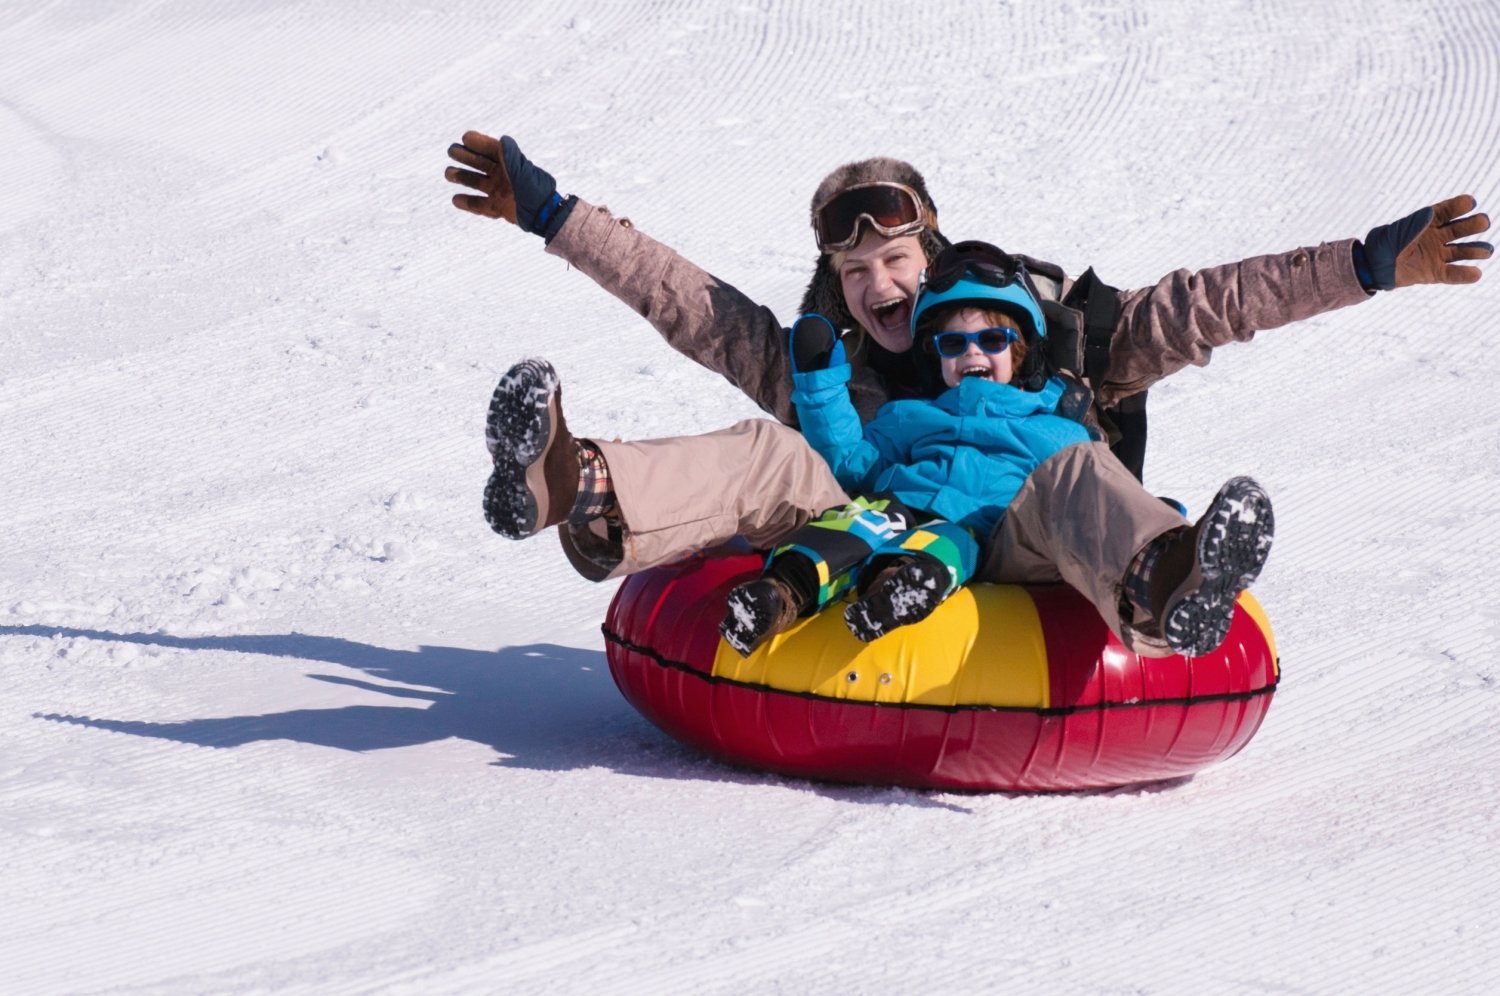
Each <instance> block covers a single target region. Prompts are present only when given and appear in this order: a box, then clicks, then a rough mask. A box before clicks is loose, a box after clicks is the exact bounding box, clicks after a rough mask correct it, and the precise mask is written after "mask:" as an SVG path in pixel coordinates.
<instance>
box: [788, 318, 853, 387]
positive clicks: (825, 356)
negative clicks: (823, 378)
mask: <svg viewBox="0 0 1500 996" xmlns="http://www.w3.org/2000/svg"><path fill="white" fill-rule="evenodd" d="M788 350H789V352H790V353H791V357H792V373H794V374H800V373H811V372H812V371H814V370H827V369H828V368H830V367H839V366H844V365H845V364H847V363H848V362H849V361H848V360H847V359H846V358H845V357H844V344H843V342H842V341H840V339H839V333H838V330H837V329H835V328H834V327H833V323H832V322H830V321H829V320H828V319H826V318H824V317H823V316H822V315H819V314H816V313H814V312H811V311H810V312H808V313H807V314H805V315H803V316H802V317H801V318H799V319H797V320H796V321H795V322H793V323H792V328H791V331H790V332H789V333H788Z"/></svg>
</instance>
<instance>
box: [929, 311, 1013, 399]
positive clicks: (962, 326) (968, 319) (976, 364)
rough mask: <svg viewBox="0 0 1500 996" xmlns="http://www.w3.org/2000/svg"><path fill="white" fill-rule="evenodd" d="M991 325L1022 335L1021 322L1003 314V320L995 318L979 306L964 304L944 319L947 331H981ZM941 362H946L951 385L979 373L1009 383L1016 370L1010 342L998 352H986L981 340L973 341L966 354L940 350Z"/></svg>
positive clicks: (945, 374)
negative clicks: (988, 315) (941, 352)
mask: <svg viewBox="0 0 1500 996" xmlns="http://www.w3.org/2000/svg"><path fill="white" fill-rule="evenodd" d="M989 328H1008V329H1015V330H1016V334H1017V335H1020V326H1019V325H1017V324H1016V323H1015V322H1014V321H1012V320H1011V319H1009V318H1004V317H1002V318H1001V319H1000V321H999V322H992V321H990V320H989V319H988V318H986V317H985V315H984V313H983V312H982V311H979V310H978V309H976V308H964V309H963V310H962V311H959V312H958V313H956V314H954V315H953V317H951V318H949V319H948V320H947V321H946V322H944V323H943V331H944V332H979V331H981V330H983V329H989ZM938 362H939V363H940V364H942V371H943V383H944V384H947V385H948V386H949V387H953V386H955V385H956V384H957V383H958V382H959V381H960V380H963V379H964V378H965V377H979V378H982V379H984V380H992V381H994V382H995V383H996V384H1009V383H1010V379H1011V377H1012V375H1013V373H1014V372H1013V371H1012V370H1011V348H1010V347H1009V346H1006V347H1005V348H1004V349H1003V350H1001V351H1000V352H998V353H986V352H985V351H984V350H983V349H981V348H980V347H979V343H977V342H974V341H970V342H969V348H968V349H967V350H966V351H965V352H963V353H962V354H960V355H958V356H954V357H947V356H943V355H941V354H939V356H938Z"/></svg>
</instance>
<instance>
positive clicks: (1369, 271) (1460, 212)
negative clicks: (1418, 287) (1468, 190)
mask: <svg viewBox="0 0 1500 996" xmlns="http://www.w3.org/2000/svg"><path fill="white" fill-rule="evenodd" d="M1474 207H1475V202H1474V198H1473V197H1470V196H1469V195H1468V194H1462V195H1460V196H1458V197H1452V198H1449V199H1448V200H1446V201H1443V202H1442V203H1440V204H1434V205H1433V206H1432V207H1425V208H1422V209H1421V210H1420V211H1414V212H1412V213H1411V214H1409V215H1407V216H1406V217H1405V218H1402V219H1401V220H1400V221H1393V222H1391V223H1390V224H1389V225H1381V226H1379V227H1377V228H1372V229H1370V234H1368V235H1366V236H1365V241H1364V244H1363V246H1361V245H1360V243H1358V242H1356V243H1355V244H1354V264H1355V271H1356V272H1357V273H1358V274H1359V282H1360V283H1361V284H1363V285H1364V286H1365V289H1366V290H1392V289H1394V288H1396V287H1409V286H1411V285H1412V284H1472V283H1473V282H1474V281H1476V280H1478V279H1479V277H1480V275H1481V274H1480V271H1479V270H1478V269H1477V268H1476V267H1472V266H1458V265H1456V264H1457V261H1459V260H1472V259H1489V258H1490V257H1491V256H1492V255H1494V252H1495V247H1494V246H1492V245H1490V244H1489V243H1488V242H1460V241H1459V239H1464V238H1468V237H1469V236H1471V235H1478V234H1479V233H1480V232H1483V231H1484V230H1485V229H1487V228H1489V227H1490V219H1489V216H1487V215H1483V214H1475V215H1469V212H1470V211H1472V210H1474ZM1464 215H1468V217H1463V216H1464Z"/></svg>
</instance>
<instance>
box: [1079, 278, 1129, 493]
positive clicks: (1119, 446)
mask: <svg viewBox="0 0 1500 996" xmlns="http://www.w3.org/2000/svg"><path fill="white" fill-rule="evenodd" d="M1063 303H1065V304H1067V305H1069V306H1070V307H1073V308H1076V309H1078V311H1080V312H1081V313H1082V314H1083V336H1082V338H1083V349H1082V354H1083V357H1082V371H1081V372H1082V374H1083V376H1084V378H1085V379H1086V380H1087V381H1088V383H1089V386H1090V387H1092V388H1093V389H1094V390H1095V391H1098V390H1099V389H1100V388H1101V387H1103V386H1104V382H1105V381H1106V380H1108V379H1109V346H1110V342H1111V340H1112V339H1113V338H1114V333H1115V324H1116V323H1117V322H1118V321H1119V319H1120V292H1119V291H1118V290H1116V289H1115V288H1113V287H1111V286H1110V285H1109V284H1106V283H1105V282H1104V281H1102V280H1100V279H1099V275H1098V274H1097V273H1095V272H1094V270H1093V267H1090V268H1089V269H1088V270H1086V271H1084V274H1083V276H1081V277H1079V278H1078V280H1077V281H1075V282H1074V284H1073V286H1072V288H1071V289H1070V290H1069V291H1068V296H1067V297H1066V298H1065V299H1064V302H1063ZM1100 414H1101V415H1102V417H1103V418H1102V420H1104V421H1107V422H1108V425H1107V427H1106V428H1107V429H1109V430H1112V431H1110V432H1109V435H1110V438H1111V439H1112V440H1113V442H1111V444H1110V449H1111V450H1113V451H1114V454H1115V456H1117V457H1119V458H1120V462H1121V463H1123V464H1124V465H1125V466H1126V468H1128V469H1129V470H1130V472H1131V473H1132V474H1134V475H1135V477H1136V480H1141V479H1142V475H1143V473H1144V471H1145V467H1146V392H1145V391H1142V392H1140V393H1139V394H1133V395H1131V396H1130V397H1128V398H1126V399H1125V400H1123V401H1121V402H1120V403H1119V404H1118V405H1115V406H1114V407H1112V408H1107V409H1104V410H1103V411H1102V412H1101V413H1100Z"/></svg>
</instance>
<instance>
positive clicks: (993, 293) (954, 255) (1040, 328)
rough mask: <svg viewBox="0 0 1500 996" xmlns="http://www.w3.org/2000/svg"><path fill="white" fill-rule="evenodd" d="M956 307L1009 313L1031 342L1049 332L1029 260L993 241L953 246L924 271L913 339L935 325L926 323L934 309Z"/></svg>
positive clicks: (914, 314) (913, 317) (913, 316)
mask: <svg viewBox="0 0 1500 996" xmlns="http://www.w3.org/2000/svg"><path fill="white" fill-rule="evenodd" d="M950 307H971V308H986V309H992V310H995V311H999V312H1001V313H1003V314H1006V315H1009V316H1010V317H1011V318H1014V319H1015V320H1016V324H1018V325H1019V326H1020V327H1021V332H1022V334H1023V335H1024V336H1025V337H1026V339H1027V342H1028V344H1033V345H1034V344H1035V343H1037V342H1038V341H1039V340H1041V339H1044V338H1046V336H1047V320H1046V318H1044V317H1043V315H1042V308H1041V305H1039V304H1038V303H1037V295H1036V288H1035V287H1034V286H1033V284H1032V282H1031V276H1030V274H1028V273H1027V272H1026V266H1025V264H1024V263H1022V262H1021V261H1020V260H1019V259H1016V258H1015V257H1013V256H1010V255H1008V254H1007V253H1004V252H1002V251H1000V250H999V249H997V248H995V247H994V246H992V245H990V244H989V243H988V242H959V243H957V244H956V245H952V246H949V247H948V248H946V249H944V250H943V251H942V252H941V253H939V254H938V257H937V258H936V259H934V260H933V261H932V263H931V264H930V265H929V266H928V267H927V269H926V270H925V271H924V272H923V274H922V284H921V287H920V288H919V290H918V291H917V301H916V304H914V305H913V306H912V309H911V332H912V340H913V342H916V341H917V340H918V339H919V338H920V337H921V336H922V334H923V333H924V332H927V331H930V330H927V329H924V328H923V327H922V324H923V318H924V317H928V318H930V317H931V316H932V315H933V312H934V309H938V308H941V309H942V310H944V311H947V310H949V309H950Z"/></svg>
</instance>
